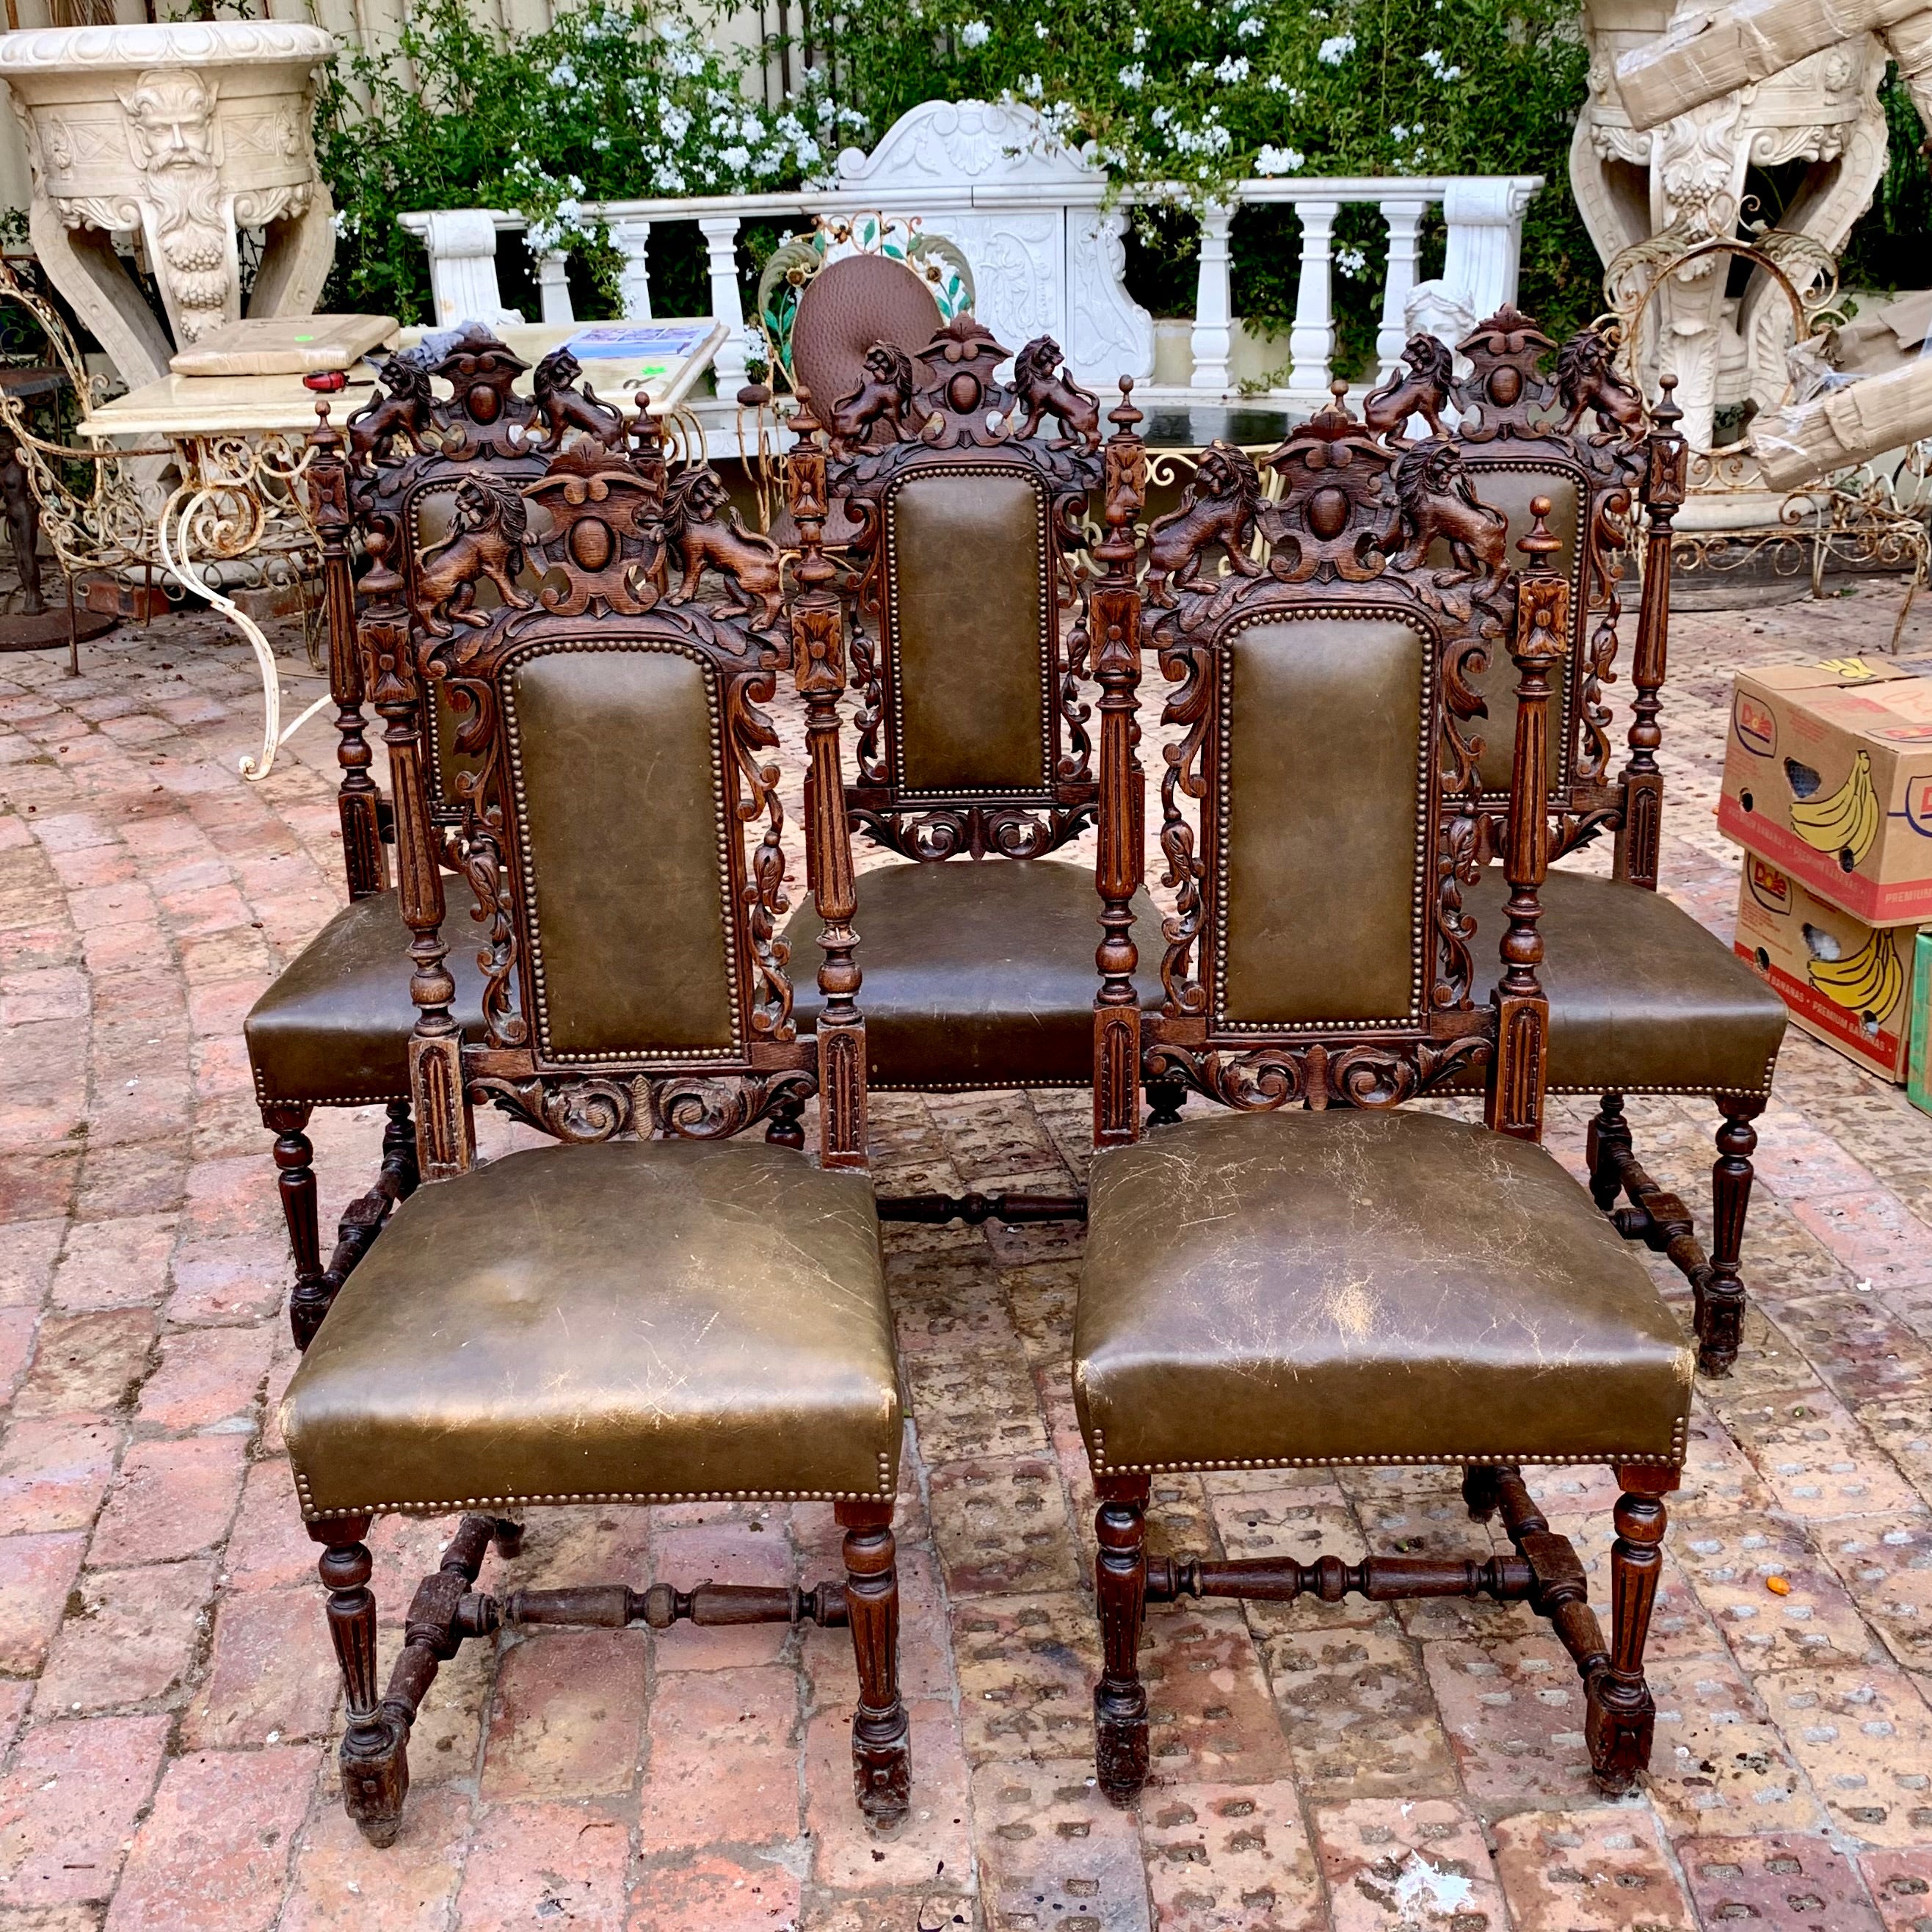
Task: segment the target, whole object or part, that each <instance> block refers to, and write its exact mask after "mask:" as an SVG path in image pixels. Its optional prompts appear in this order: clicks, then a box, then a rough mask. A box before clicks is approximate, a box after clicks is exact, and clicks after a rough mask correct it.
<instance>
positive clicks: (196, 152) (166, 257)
mask: <svg viewBox="0 0 1932 1932" xmlns="http://www.w3.org/2000/svg"><path fill="white" fill-rule="evenodd" d="M216 85H217V84H216V83H214V82H213V81H211V80H206V79H205V78H204V77H202V76H201V75H200V74H196V73H195V72H193V71H192V70H191V69H189V68H149V69H148V71H147V72H146V73H145V74H142V75H141V76H140V77H139V79H138V80H136V82H135V83H134V86H133V87H132V88H131V89H130V90H129V91H128V92H127V93H125V94H124V95H121V106H122V107H124V109H125V110H127V144H128V146H129V148H130V150H131V151H132V153H133V158H134V163H135V165H136V166H137V167H139V169H140V170H141V171H142V174H143V175H145V177H146V178H147V186H148V196H149V198H150V199H151V201H152V202H153V203H154V240H155V242H156V244H157V248H158V249H159V252H160V257H161V260H160V263H158V264H157V267H160V269H162V271H163V273H164V275H166V279H167V282H168V284H169V290H170V292H171V293H172V295H173V296H174V308H175V315H176V317H177V323H178V329H179V332H180V335H181V338H182V340H183V342H184V344H187V343H192V342H193V341H196V340H197V339H198V338H199V337H201V336H202V335H205V334H206V333H207V332H208V330H210V329H215V328H218V327H219V326H220V325H221V323H223V322H224V321H226V320H227V314H228V297H229V280H230V271H229V259H228V257H229V222H228V219H227V217H226V212H225V211H224V210H223V207H222V205H221V177H220V174H219V172H217V169H216V165H215V159H216V157H215V152H214V102H215V94H216Z"/></svg>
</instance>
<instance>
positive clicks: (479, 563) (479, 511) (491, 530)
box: [415, 476, 530, 637]
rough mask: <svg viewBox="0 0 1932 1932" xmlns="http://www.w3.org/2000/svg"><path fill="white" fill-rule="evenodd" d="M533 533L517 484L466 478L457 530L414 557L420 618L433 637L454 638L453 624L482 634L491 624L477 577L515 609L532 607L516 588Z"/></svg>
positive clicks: (459, 495) (459, 496) (458, 499)
mask: <svg viewBox="0 0 1932 1932" xmlns="http://www.w3.org/2000/svg"><path fill="white" fill-rule="evenodd" d="M528 535H529V505H527V504H526V503H525V502H524V501H523V497H522V496H521V495H520V493H519V492H518V491H517V489H516V487H515V486H514V484H508V483H499V482H497V481H495V480H494V479H493V478H490V477H487V476H469V477H466V478H464V479H463V484H462V485H461V487H460V488H459V489H458V490H457V493H456V521H455V528H454V529H452V531H451V532H450V533H449V535H448V536H447V537H446V538H445V539H444V540H443V541H442V542H441V543H440V544H433V545H431V547H430V548H428V550H424V551H423V552H422V553H421V554H420V555H419V556H418V557H417V559H416V595H415V603H416V614H417V615H418V616H419V617H421V618H422V621H423V624H424V627H425V628H426V629H427V630H428V631H429V632H430V633H431V635H433V636H435V637H449V636H452V635H453V634H454V633H453V631H452V628H451V626H452V625H453V624H468V625H474V626H475V628H478V629H479V630H480V629H481V628H482V627H483V625H484V624H486V623H487V622H488V621H489V620H488V619H487V617H485V616H484V614H483V613H482V612H481V611H480V610H477V609H476V608H475V599H476V581H477V579H478V577H487V578H488V579H489V580H490V582H491V583H493V584H494V585H495V586H496V594H497V595H498V596H499V597H500V598H502V600H503V601H504V602H505V604H508V605H510V606H511V607H512V608H513V609H515V610H528V609H529V606H530V599H529V598H527V597H526V596H525V595H523V592H521V591H520V590H519V589H517V577H519V576H520V574H522V571H523V543H524V540H525V538H526V537H527V536H528ZM432 559H433V560H432ZM439 619H448V620H449V622H439V621H438V620H439Z"/></svg>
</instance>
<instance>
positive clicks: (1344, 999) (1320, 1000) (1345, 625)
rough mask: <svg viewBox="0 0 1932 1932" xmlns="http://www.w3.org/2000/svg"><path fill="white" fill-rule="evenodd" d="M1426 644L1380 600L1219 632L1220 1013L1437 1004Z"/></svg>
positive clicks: (1296, 1015) (1265, 1019)
mask: <svg viewBox="0 0 1932 1932" xmlns="http://www.w3.org/2000/svg"><path fill="white" fill-rule="evenodd" d="M1221 649H1222V661H1221V664H1220V666H1219V667H1218V668H1219V674H1220V680H1221V682H1220V691H1219V694H1218V700H1217V701H1218V703H1219V704H1220V707H1221V716H1220V745H1219V748H1218V750H1217V748H1216V747H1215V746H1214V744H1213V742H1212V741H1211V745H1210V772H1211V777H1210V785H1211V791H1212V794H1213V796H1214V799H1215V802H1216V810H1217V818H1218V822H1217V842H1218V844H1219V847H1220V867H1219V868H1218V869H1219V872H1220V877H1221V878H1222V879H1223V880H1224V881H1225V882H1226V892H1225V898H1224V900H1223V904H1224V906H1225V907H1226V913H1227V916H1226V925H1225V935H1224V937H1223V938H1222V940H1221V941H1220V960H1219V962H1218V964H1219V971H1218V973H1215V974H1214V977H1211V978H1209V979H1208V980H1206V983H1207V984H1208V986H1211V988H1212V989H1214V994H1213V998H1212V1018H1213V1020H1214V1022H1215V1023H1216V1024H1217V1025H1226V1026H1229V1027H1230V1028H1237V1029H1238V1028H1241V1027H1242V1026H1244V1025H1246V1026H1252V1027H1279V1026H1295V1025H1311V1024H1314V1023H1316V1022H1341V1021H1346V1022H1355V1021H1376V1020H1388V1021H1393V1022H1401V1021H1405V1020H1409V1021H1412V1020H1414V1019H1417V1018H1418V1017H1420V1016H1421V1015H1422V1014H1423V1013H1426V1011H1427V991H1426V987H1425V981H1426V978H1427V973H1426V970H1425V969H1426V968H1427V958H1428V956H1427V948H1426V945H1425V944H1424V936H1425V935H1426V933H1427V930H1428V929H1427V924H1426V922H1424V920H1423V919H1421V916H1419V911H1418V907H1419V905H1420V903H1421V895H1422V889H1423V886H1424V883H1425V871H1424V868H1425V865H1426V863H1427V856H1426V855H1427V853H1428V852H1429V851H1430V848H1431V846H1432V844H1433V841H1432V840H1431V839H1430V837H1429V826H1430V804H1429V796H1428V793H1429V786H1430V772H1431V764H1432V760H1431V757H1430V743H1429V737H1430V730H1431V729H1432V726H1433V715H1432V711H1431V698H1432V693H1433V685H1434V677H1433V669H1432V667H1431V664H1430V652H1431V650H1432V649H1433V646H1432V645H1431V644H1430V642H1429V640H1427V639H1426V638H1425V637H1424V636H1423V635H1422V634H1421V632H1420V631H1418V630H1416V629H1415V628H1412V627H1411V626H1410V625H1407V624H1405V623H1402V622H1398V621H1397V620H1395V619H1391V618H1388V617H1385V616H1373V615H1368V614H1365V615H1364V616H1361V617H1357V618H1349V617H1340V616H1331V617H1319V616H1318V617H1310V618H1299V619H1285V618H1275V619H1264V620H1263V621H1262V622H1257V623H1255V624H1253V625H1249V626H1247V627H1244V628H1241V629H1239V630H1238V631H1235V632H1234V633H1233V634H1232V636H1230V637H1228V639H1227V640H1226V642H1225V643H1223V646H1221ZM1217 757H1218V758H1219V760H1220V769H1219V771H1218V772H1215V771H1214V760H1215V759H1216V758H1217ZM1214 926H1215V921H1214V919H1213V918H1212V917H1211V919H1210V921H1209V925H1208V943H1209V944H1210V946H1212V945H1213V944H1214V938H1213V935H1214ZM1205 963H1206V964H1207V965H1208V966H1209V968H1210V969H1211V970H1212V968H1214V965H1215V963H1216V962H1214V959H1213V956H1212V954H1210V956H1209V958H1208V961H1207V962H1205Z"/></svg>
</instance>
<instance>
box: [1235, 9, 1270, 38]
mask: <svg viewBox="0 0 1932 1932" xmlns="http://www.w3.org/2000/svg"><path fill="white" fill-rule="evenodd" d="M1267 31H1268V23H1267V22H1266V21H1265V20H1262V19H1260V18H1259V17H1258V16H1256V15H1255V14H1253V13H1250V15H1249V16H1248V17H1247V19H1246V20H1243V21H1241V22H1239V23H1237V25H1236V26H1235V32H1236V33H1238V34H1240V35H1241V38H1242V39H1243V40H1253V39H1254V37H1256V35H1257V34H1265V33H1266V32H1267Z"/></svg>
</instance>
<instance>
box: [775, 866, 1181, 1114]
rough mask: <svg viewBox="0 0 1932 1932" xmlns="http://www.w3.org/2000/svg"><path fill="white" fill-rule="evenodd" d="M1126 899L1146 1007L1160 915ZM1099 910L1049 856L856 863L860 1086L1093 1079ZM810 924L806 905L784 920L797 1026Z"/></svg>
mask: <svg viewBox="0 0 1932 1932" xmlns="http://www.w3.org/2000/svg"><path fill="white" fill-rule="evenodd" d="M1134 910H1135V913H1136V920H1135V926H1134V944H1136V946H1137V947H1139V949H1140V967H1139V971H1137V972H1136V974H1135V983H1136V986H1138V987H1139V989H1140V994H1141V1004H1142V1006H1143V1007H1157V1006H1159V1005H1160V1001H1161V985H1160V961H1161V955H1162V953H1163V952H1164V951H1165V950H1166V941H1164V940H1163V938H1161V935H1160V914H1159V913H1157V911H1156V910H1155V909H1154V901H1152V900H1151V899H1150V898H1148V895H1147V894H1146V892H1145V891H1143V892H1140V893H1139V894H1137V895H1136V898H1135V900H1134ZM853 925H854V926H855V927H856V929H857V930H858V932H859V954H858V958H859V968H860V971H862V973H863V974H864V975H865V982H864V984H863V985H862V986H861V987H860V988H859V1010H860V1012H862V1013H863V1014H864V1015H865V1048H866V1058H867V1061H868V1063H869V1064H868V1068H867V1070H866V1079H867V1082H868V1085H872V1086H875V1087H898V1088H915V1089H918V1090H920V1091H935V1090H937V1089H939V1088H974V1087H1052V1086H1074V1087H1084V1086H1087V1085H1090V1084H1091V1082H1092V1080H1093V1078H1094V995H1095V994H1096V993H1097V992H1099V991H1100V977H1099V970H1098V968H1097V967H1096V966H1095V965H1094V953H1095V950H1096V949H1097V947H1099V945H1100V899H1099V897H1098V896H1097V894H1096V893H1095V892H1094V874H1093V871H1092V870H1091V868H1089V867H1088V866H1085V865H1074V864H1070V863H1067V862H1063V861H1058V860H1055V859H982V860H980V862H977V864H976V863H975V862H973V861H972V860H971V859H949V860H947V862H944V864H938V865H880V866H877V867H875V868H873V869H872V870H871V871H865V872H861V873H860V874H859V910H858V916H857V917H856V919H854V920H853ZM818 932H819V921H818V916H817V913H816V912H814V910H813V909H812V907H811V905H810V904H806V905H805V906H804V907H802V908H801V909H800V910H799V911H798V912H796V913H794V914H793V916H792V919H791V921H790V924H789V925H788V926H787V927H786V928H785V938H786V939H787V941H789V942H790V947H791V968H790V971H791V976H792V982H793V1009H792V1010H793V1013H794V1014H795V1015H796V1018H797V1021H798V1028H799V1032H800V1033H806V1032H809V1031H811V1029H812V1028H814V1026H815V1025H817V1018H818V1015H819V1013H820V1010H822V1007H823V1001H822V999H821V998H820V995H819V992H818V978H817V975H818V962H819V959H820V953H819V950H818Z"/></svg>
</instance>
